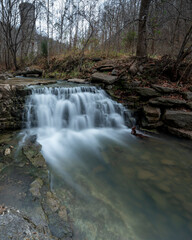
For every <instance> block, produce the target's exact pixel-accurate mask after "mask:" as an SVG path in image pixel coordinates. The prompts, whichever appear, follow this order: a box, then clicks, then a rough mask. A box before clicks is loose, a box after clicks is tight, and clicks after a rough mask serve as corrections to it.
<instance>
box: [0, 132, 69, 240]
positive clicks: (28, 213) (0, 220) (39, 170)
mask: <svg viewBox="0 0 192 240" xmlns="http://www.w3.org/2000/svg"><path fill="white" fill-rule="evenodd" d="M20 140H21V138H20V137H18V133H11V134H9V133H7V134H3V135H1V137H0V236H1V240H7V239H14V240H17V239H38V240H39V239H41V240H52V239H53V240H56V239H66V240H69V239H72V227H71V225H72V224H71V222H70V219H69V218H68V210H67V208H66V207H65V206H64V205H63V204H62V203H61V202H60V200H59V199H58V198H57V196H56V195H55V194H54V192H52V191H51V189H50V184H49V171H48V168H47V165H46V163H45V160H44V158H43V156H42V155H41V153H40V150H41V146H40V145H39V144H38V143H37V142H36V138H35V136H34V137H33V136H32V137H30V138H29V139H26V140H25V143H24V145H22V144H21V142H20ZM19 142H20V144H21V145H20V144H19Z"/></svg>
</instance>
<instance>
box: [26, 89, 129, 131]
mask: <svg viewBox="0 0 192 240" xmlns="http://www.w3.org/2000/svg"><path fill="white" fill-rule="evenodd" d="M26 107H27V111H26V112H27V127H28V128H31V127H40V128H42V127H51V128H56V129H63V128H66V129H71V130H75V131H80V130H83V129H88V128H106V127H107V128H110V127H116V128H125V124H126V125H129V126H130V125H131V121H130V119H131V118H130V113H129V112H128V111H127V110H126V109H125V108H124V107H123V106H122V105H121V104H118V103H117V102H115V101H113V100H111V99H110V98H109V97H108V96H107V94H106V93H105V91H104V90H102V89H97V88H96V87H73V88H64V87H61V88H59V87H55V88H52V87H50V88H47V87H44V88H39V89H35V88H34V89H33V90H32V95H31V96H30V98H29V99H28V102H27V106H26Z"/></svg>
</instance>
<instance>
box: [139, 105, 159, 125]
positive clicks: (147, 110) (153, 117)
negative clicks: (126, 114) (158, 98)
mask: <svg viewBox="0 0 192 240" xmlns="http://www.w3.org/2000/svg"><path fill="white" fill-rule="evenodd" d="M143 111H144V114H145V117H146V119H147V121H148V122H149V123H155V122H158V121H159V119H160V116H161V111H160V109H159V108H154V107H151V106H144V107H143Z"/></svg>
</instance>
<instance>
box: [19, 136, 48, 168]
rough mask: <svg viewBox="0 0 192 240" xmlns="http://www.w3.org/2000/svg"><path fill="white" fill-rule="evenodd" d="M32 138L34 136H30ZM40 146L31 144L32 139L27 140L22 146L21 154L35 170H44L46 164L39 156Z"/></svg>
mask: <svg viewBox="0 0 192 240" xmlns="http://www.w3.org/2000/svg"><path fill="white" fill-rule="evenodd" d="M32 137H34V136H32ZM40 151H41V145H40V144H39V143H37V142H35V143H34V142H33V138H32V139H28V140H27V141H26V143H25V146H23V153H24V154H25V156H26V157H27V158H28V160H29V161H30V162H31V163H32V164H33V166H35V167H37V168H46V162H45V159H44V157H43V156H42V154H41V152H40Z"/></svg>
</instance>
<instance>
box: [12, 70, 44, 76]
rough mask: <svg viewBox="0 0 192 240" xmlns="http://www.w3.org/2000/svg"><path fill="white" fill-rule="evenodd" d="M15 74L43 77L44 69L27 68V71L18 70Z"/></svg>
mask: <svg viewBox="0 0 192 240" xmlns="http://www.w3.org/2000/svg"><path fill="white" fill-rule="evenodd" d="M14 75H15V76H24V77H27V76H31V75H33V76H36V75H37V76H39V77H41V76H42V75H43V71H42V70H39V69H30V68H29V69H26V70H25V71H21V72H16V73H15V74H14Z"/></svg>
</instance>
